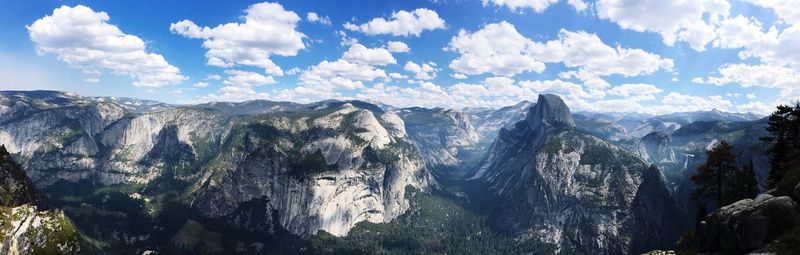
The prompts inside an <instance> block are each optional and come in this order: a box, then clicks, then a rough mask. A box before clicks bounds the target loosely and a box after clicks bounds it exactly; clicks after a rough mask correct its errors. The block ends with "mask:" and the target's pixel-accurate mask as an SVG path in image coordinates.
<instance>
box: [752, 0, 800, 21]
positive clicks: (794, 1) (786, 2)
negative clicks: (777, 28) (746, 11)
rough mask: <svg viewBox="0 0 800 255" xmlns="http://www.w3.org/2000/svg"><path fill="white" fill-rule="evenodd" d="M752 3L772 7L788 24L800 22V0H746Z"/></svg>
mask: <svg viewBox="0 0 800 255" xmlns="http://www.w3.org/2000/svg"><path fill="white" fill-rule="evenodd" d="M744 1H746V2H750V3H752V4H755V5H758V6H761V7H764V8H769V9H772V10H773V11H774V12H775V15H776V16H778V18H780V19H781V20H782V21H783V22H785V23H788V24H800V9H798V8H797V6H800V1H798V0H744Z"/></svg>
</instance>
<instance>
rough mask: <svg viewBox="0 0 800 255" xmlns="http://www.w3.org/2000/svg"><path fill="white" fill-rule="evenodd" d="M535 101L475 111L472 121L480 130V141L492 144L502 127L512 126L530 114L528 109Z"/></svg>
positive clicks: (476, 128)
mask: <svg viewBox="0 0 800 255" xmlns="http://www.w3.org/2000/svg"><path fill="white" fill-rule="evenodd" d="M531 105H533V103H531V102H528V101H522V102H519V103H517V104H515V105H512V106H506V107H503V108H500V109H483V110H480V111H478V110H475V111H473V112H472V113H471V114H470V116H471V121H472V124H473V126H475V131H477V132H478V134H479V137H480V139H479V140H480V143H482V144H483V143H485V144H487V145H489V144H491V143H492V142H493V141H494V139H495V138H497V134H498V133H499V132H500V129H503V128H512V127H513V126H514V124H515V123H517V122H519V121H520V120H523V119H525V117H526V116H528V109H530V107H531Z"/></svg>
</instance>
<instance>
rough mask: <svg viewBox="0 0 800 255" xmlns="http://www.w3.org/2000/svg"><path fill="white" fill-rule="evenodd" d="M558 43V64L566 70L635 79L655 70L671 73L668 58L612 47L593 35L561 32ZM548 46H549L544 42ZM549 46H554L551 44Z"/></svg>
mask: <svg viewBox="0 0 800 255" xmlns="http://www.w3.org/2000/svg"><path fill="white" fill-rule="evenodd" d="M559 40H560V45H561V48H562V51H563V52H564V55H563V59H562V62H564V64H565V65H566V66H567V67H579V68H581V69H583V70H584V71H587V72H589V73H593V74H596V75H601V76H605V75H611V74H621V75H624V76H638V75H643V74H652V73H654V72H656V71H658V70H672V68H673V66H674V64H673V62H672V59H668V58H661V56H659V55H656V54H653V53H649V52H646V51H644V50H641V49H626V48H622V47H619V46H618V47H616V48H613V47H611V46H608V45H606V44H605V43H603V41H602V40H600V37H598V36H597V35H595V34H589V33H587V32H583V31H580V32H571V31H567V30H563V29H562V30H561V32H559ZM548 45H551V43H550V42H548ZM552 45H555V43H553V44H552Z"/></svg>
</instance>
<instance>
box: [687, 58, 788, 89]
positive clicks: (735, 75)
mask: <svg viewBox="0 0 800 255" xmlns="http://www.w3.org/2000/svg"><path fill="white" fill-rule="evenodd" d="M695 81H697V82H698V83H708V84H713V85H717V86H722V85H725V84H731V83H735V84H739V85H741V86H742V87H753V86H758V87H765V88H796V87H800V73H798V72H797V71H795V70H793V69H790V68H786V67H781V66H771V65H764V64H761V65H749V64H726V65H723V66H722V67H720V69H719V76H717V77H708V78H706V79H705V80H703V79H697V80H695Z"/></svg>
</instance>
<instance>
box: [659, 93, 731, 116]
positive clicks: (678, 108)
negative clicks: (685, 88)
mask: <svg viewBox="0 0 800 255" xmlns="http://www.w3.org/2000/svg"><path fill="white" fill-rule="evenodd" d="M661 102H662V103H663V104H664V105H661V106H658V107H657V112H690V111H708V110H709V109H718V110H722V111H728V110H729V108H730V107H731V105H732V103H731V102H730V101H728V100H725V99H724V98H722V96H710V97H700V96H691V95H683V94H680V93H677V92H670V93H669V94H667V95H666V96H665V97H664V98H663V99H662V100H661Z"/></svg>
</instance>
